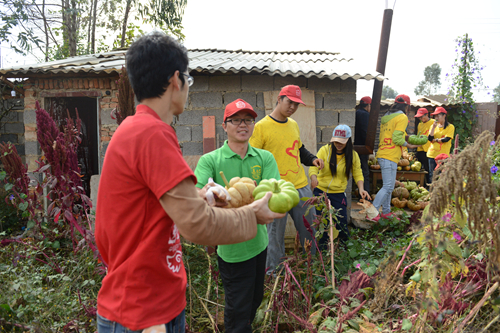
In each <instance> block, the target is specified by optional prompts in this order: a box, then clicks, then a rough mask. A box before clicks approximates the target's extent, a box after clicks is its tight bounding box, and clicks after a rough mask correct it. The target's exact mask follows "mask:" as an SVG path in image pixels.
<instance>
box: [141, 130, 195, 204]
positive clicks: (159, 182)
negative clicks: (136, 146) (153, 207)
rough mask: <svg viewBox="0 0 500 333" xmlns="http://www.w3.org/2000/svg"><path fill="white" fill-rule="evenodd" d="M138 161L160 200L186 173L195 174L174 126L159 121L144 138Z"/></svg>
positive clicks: (191, 175)
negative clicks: (184, 156) (181, 147)
mask: <svg viewBox="0 0 500 333" xmlns="http://www.w3.org/2000/svg"><path fill="white" fill-rule="evenodd" d="M139 158H140V160H139V161H138V166H139V168H138V169H139V170H138V171H139V173H140V174H141V177H142V179H143V180H144V182H145V183H146V185H147V187H148V188H149V189H150V190H151V191H152V192H153V193H154V195H155V196H156V198H157V199H158V200H159V199H160V198H161V197H162V196H163V195H164V194H165V193H166V192H168V191H170V190H171V189H172V188H174V187H175V186H176V185H177V184H179V183H180V182H181V181H182V180H184V179H185V178H187V177H191V178H192V179H193V186H194V184H196V177H195V175H194V173H193V171H192V170H191V169H190V168H189V165H188V164H187V163H186V161H185V160H184V158H183V157H182V152H181V149H180V147H179V143H178V141H177V136H176V135H175V132H174V130H173V129H172V128H171V127H170V126H168V125H166V124H165V126H163V124H159V125H158V126H157V128H156V129H155V130H154V131H152V133H151V136H150V137H149V138H148V139H147V140H145V142H144V149H142V151H141V154H140V156H139Z"/></svg>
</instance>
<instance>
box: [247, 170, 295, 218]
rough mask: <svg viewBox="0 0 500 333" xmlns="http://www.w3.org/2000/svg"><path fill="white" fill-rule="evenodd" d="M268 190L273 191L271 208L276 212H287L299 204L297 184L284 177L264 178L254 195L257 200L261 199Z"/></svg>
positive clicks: (270, 201) (270, 200)
mask: <svg viewBox="0 0 500 333" xmlns="http://www.w3.org/2000/svg"><path fill="white" fill-rule="evenodd" d="M267 192H273V195H272V196H271V199H269V209H270V210H271V211H273V212H275V213H286V212H288V211H289V210H290V209H292V208H293V207H295V206H297V205H298V203H299V201H300V196H299V192H298V191H297V190H296V189H295V186H294V185H293V184H292V183H290V182H287V181H286V180H284V179H281V180H276V179H274V178H271V179H264V180H262V181H261V182H260V183H259V186H257V187H256V188H255V190H254V191H253V193H252V195H253V197H254V199H255V200H259V199H261V198H262V197H263V196H265V195H266V193H267Z"/></svg>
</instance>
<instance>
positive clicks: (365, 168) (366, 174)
mask: <svg viewBox="0 0 500 333" xmlns="http://www.w3.org/2000/svg"><path fill="white" fill-rule="evenodd" d="M368 157H369V155H359V160H360V161H361V171H362V172H363V178H364V179H365V180H364V182H363V186H364V190H365V191H366V192H368V193H370V167H369V166H368Z"/></svg>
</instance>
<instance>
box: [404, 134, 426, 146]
mask: <svg viewBox="0 0 500 333" xmlns="http://www.w3.org/2000/svg"><path fill="white" fill-rule="evenodd" d="M408 143H411V144H412V145H418V146H421V145H425V144H426V143H427V136H425V135H423V134H420V135H410V137H409V138H408Z"/></svg>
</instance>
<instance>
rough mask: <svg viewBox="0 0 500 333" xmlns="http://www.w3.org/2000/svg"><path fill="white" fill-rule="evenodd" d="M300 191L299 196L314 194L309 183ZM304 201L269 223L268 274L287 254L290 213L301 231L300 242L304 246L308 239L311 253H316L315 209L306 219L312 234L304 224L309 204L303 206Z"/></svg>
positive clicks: (309, 196) (311, 210)
mask: <svg viewBox="0 0 500 333" xmlns="http://www.w3.org/2000/svg"><path fill="white" fill-rule="evenodd" d="M297 191H298V192H299V197H301V198H303V197H308V198H311V197H312V196H313V194H312V191H311V188H310V187H309V185H307V186H305V187H303V188H299V189H298V190H297ZM303 204H304V201H302V200H301V201H300V202H299V204H298V205H297V206H295V207H293V208H292V209H291V210H289V211H288V213H287V214H286V215H285V217H283V218H281V219H275V220H274V222H273V223H269V224H268V225H267V234H268V237H269V245H268V246H267V261H266V267H267V269H268V271H267V274H270V273H271V272H274V270H275V269H276V267H277V266H278V265H279V264H280V263H281V259H282V258H283V257H284V256H285V229H286V220H287V218H288V214H290V215H291V216H292V220H293V223H294V224H295V229H297V231H298V232H299V238H300V244H301V245H302V246H304V241H305V240H306V239H307V240H309V241H310V242H311V244H312V246H311V254H312V255H315V254H316V247H315V246H314V241H313V240H312V238H313V235H314V234H315V233H316V230H315V229H314V227H313V223H312V221H313V219H314V209H312V208H311V209H310V210H309V214H307V216H306V219H307V222H309V225H310V226H311V229H312V235H311V233H310V232H309V231H307V229H306V227H305V226H304V220H303V216H304V214H305V213H306V210H307V206H305V207H302V205H303Z"/></svg>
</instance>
